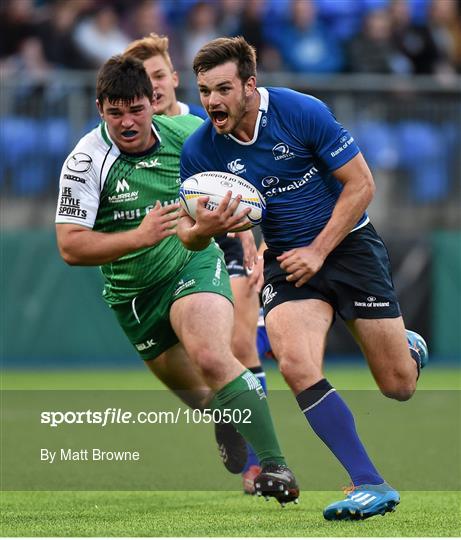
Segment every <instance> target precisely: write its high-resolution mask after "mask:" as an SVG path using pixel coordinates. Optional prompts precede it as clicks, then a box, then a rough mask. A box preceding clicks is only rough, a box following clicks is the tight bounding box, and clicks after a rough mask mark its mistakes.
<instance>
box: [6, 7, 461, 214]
mask: <svg viewBox="0 0 461 540" xmlns="http://www.w3.org/2000/svg"><path fill="white" fill-rule="evenodd" d="M0 6H1V7H0V73H1V76H2V96H1V97H2V99H1V101H0V107H1V109H0V116H1V119H0V120H1V121H0V157H1V159H0V191H1V192H2V193H4V192H6V193H12V194H13V195H19V196H37V195H40V194H43V195H46V194H47V193H48V194H49V193H50V191H51V192H52V193H53V194H54V189H55V185H56V179H57V178H58V176H59V170H60V167H61V164H62V161H63V159H64V158H65V156H66V154H67V153H68V152H69V149H70V148H72V145H73V144H74V143H75V141H76V140H77V139H78V137H79V136H81V135H82V134H83V133H84V132H85V131H86V130H88V129H90V128H92V127H94V125H96V124H97V122H98V117H97V115H96V109H95V106H94V80H93V79H94V70H95V69H97V68H99V66H100V65H101V64H102V63H103V62H104V61H105V60H106V59H107V58H108V57H110V56H112V55H114V54H118V53H121V52H123V51H124V50H125V48H126V47H127V45H128V44H129V43H130V41H132V40H134V39H138V38H141V37H143V36H147V35H148V34H149V33H151V32H156V33H158V34H165V35H168V36H169V38H170V53H171V56H172V60H173V63H174V65H175V67H176V69H177V70H179V71H181V72H189V73H190V75H191V76H192V69H191V66H192V61H193V58H194V56H195V54H196V52H197V51H198V50H199V48H200V47H201V46H202V45H203V44H205V43H206V42H208V41H209V40H211V39H213V38H215V37H218V36H232V35H243V36H244V37H245V38H246V39H247V40H248V41H249V42H250V43H252V44H253V45H254V46H255V47H256V50H257V53H258V58H259V70H260V71H265V72H266V73H267V72H269V77H268V80H270V81H271V84H273V85H274V86H277V84H279V83H278V79H277V76H276V74H275V72H285V73H297V74H303V73H305V74H328V73H356V74H369V73H372V74H384V75H386V74H396V75H413V74H415V75H420V74H423V75H424V74H425V75H432V76H433V79H434V82H435V81H439V82H441V83H443V84H442V86H443V85H444V84H445V83H446V82H447V81H448V82H449V84H448V86H450V87H451V88H453V87H454V88H455V89H456V88H457V87H458V82H459V80H460V79H459V76H458V74H459V73H461V22H460V13H461V0H206V1H204V0H111V1H109V0H2V2H1V3H0ZM80 70H89V71H88V73H89V76H88V77H85V76H83V74H82V73H81V71H80ZM61 71H62V73H63V75H64V76H63V77H59V76H54V75H59V74H60V73H61ZM271 72H272V73H274V75H273V77H271ZM72 74H75V77H72V76H71V75H72ZM357 77H359V76H358V75H357ZM192 79H193V78H192ZM310 80H312V77H309V78H308V79H307V81H310ZM84 81H86V82H84ZM308 84H309V83H308V82H307V83H306V85H308ZM419 84H420V83H419V82H418V85H419ZM365 86H366V85H365ZM192 87H193V91H194V92H195V93H194V96H195V100H196V101H197V98H198V96H197V95H196V89H195V85H194V84H193V83H192ZM189 88H191V87H189ZM431 88H432V89H433V86H431ZM307 89H308V88H307ZM302 90H303V91H304V90H306V88H303V89H302ZM365 90H366V92H368V90H367V89H366V88H365ZM189 91H190V92H192V90H189ZM424 92H425V93H422V92H421V93H419V94H418V95H415V94H414V93H412V92H408V91H404V90H403V89H402V88H400V87H398V88H397V89H396V90H395V91H394V90H393V91H391V92H387V93H382V94H381V93H380V92H379V88H376V87H374V88H373V90H372V91H371V90H370V91H369V92H368V94H365V93H364V92H363V88H362V93H361V94H360V95H353V96H348V100H347V103H349V104H351V103H353V107H354V109H355V110H354V113H353V114H352V119H353V121H351V122H349V123H348V126H349V127H350V129H351V131H352V132H353V133H354V136H356V137H357V140H358V141H359V144H360V147H361V149H362V151H363V152H364V154H365V156H366V158H367V160H368V162H369V163H370V165H371V166H372V168H373V169H374V170H375V171H376V170H379V171H383V172H385V173H389V174H392V175H393V177H394V178H395V179H396V185H398V186H399V189H400V191H399V192H398V194H397V195H392V199H393V200H394V199H395V198H400V197H402V196H403V197H405V196H406V195H405V194H406V193H408V198H409V199H411V200H412V201H413V202H416V203H419V204H426V203H436V202H438V201H440V202H443V201H448V200H450V199H451V198H453V196H457V194H459V193H460V192H461V187H456V186H457V184H458V183H459V182H458V183H457V182H456V181H455V178H457V177H459V174H458V172H457V171H459V170H460V167H461V156H460V154H459V151H458V150H457V149H459V145H460V144H461V130H460V123H459V94H456V93H455V92H452V94H450V95H449V94H446V95H443V96H442V97H441V96H440V95H438V96H435V95H432V94H430V91H424ZM316 95H317V94H316ZM181 97H182V96H181ZM318 97H320V98H323V99H326V98H327V97H328V96H322V95H319V96H318ZM186 100H188V101H190V102H192V101H193V100H194V97H193V96H192V95H191V96H189V95H187V96H186ZM326 100H327V101H328V102H329V100H328V99H326ZM329 104H330V103H329ZM343 105H344V102H343ZM347 108H348V105H346V109H347ZM335 112H340V111H335ZM343 112H344V110H343ZM402 175H403V176H402Z"/></svg>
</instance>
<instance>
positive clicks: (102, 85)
mask: <svg viewBox="0 0 461 540" xmlns="http://www.w3.org/2000/svg"><path fill="white" fill-rule="evenodd" d="M144 96H145V97H147V98H148V99H149V100H150V101H152V99H153V96H154V89H153V88H152V83H151V81H150V79H149V76H148V75H147V73H146V70H145V69H144V65H143V63H142V62H141V60H138V59H137V58H133V57H132V56H125V55H116V56H112V57H111V58H109V60H107V62H105V63H104V64H103V66H102V67H101V69H100V70H99V73H98V77H97V81H96V97H97V98H98V101H99V103H101V105H102V103H103V102H104V100H105V99H107V100H108V101H109V103H115V102H117V101H121V102H122V103H132V102H133V101H134V100H135V99H139V98H142V97H144Z"/></svg>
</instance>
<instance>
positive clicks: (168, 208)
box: [56, 56, 299, 503]
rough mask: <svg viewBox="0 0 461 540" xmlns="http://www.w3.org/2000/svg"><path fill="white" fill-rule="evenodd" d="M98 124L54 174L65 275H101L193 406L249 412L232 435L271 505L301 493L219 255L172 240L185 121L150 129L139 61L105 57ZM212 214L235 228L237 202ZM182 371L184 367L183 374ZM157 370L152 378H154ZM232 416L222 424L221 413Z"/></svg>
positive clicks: (108, 293)
mask: <svg viewBox="0 0 461 540" xmlns="http://www.w3.org/2000/svg"><path fill="white" fill-rule="evenodd" d="M96 94H97V107H98V110H99V113H100V115H101V118H102V122H101V124H100V125H99V126H98V127H97V128H95V129H94V130H92V131H91V132H90V133H88V134H87V135H85V136H84V137H83V138H82V139H81V140H80V141H79V142H78V143H77V145H76V147H75V148H74V150H73V151H72V152H71V154H70V155H69V157H68V159H67V160H66V162H65V163H64V165H63V168H62V172H61V178H60V194H59V200H58V206H57V211H56V231H57V241H58V246H59V250H60V253H61V255H62V257H63V259H64V260H65V261H66V262H67V263H68V264H70V265H82V266H93V265H99V266H101V270H102V273H103V275H104V278H105V286H104V291H103V296H104V299H105V301H106V302H107V304H108V305H109V307H111V308H112V309H113V310H114V312H115V314H116V316H117V319H118V321H119V324H120V326H121V327H122V329H123V330H124V332H125V334H126V335H127V337H128V339H129V340H130V341H131V343H132V344H133V346H134V347H135V348H136V349H137V351H138V353H139V354H140V356H141V357H142V359H143V360H144V361H145V362H146V364H147V365H148V366H149V367H151V368H153V366H155V363H157V362H158V363H160V364H163V365H164V366H165V369H168V366H169V365H170V364H173V365H174V364H176V363H178V364H180V365H181V366H182V367H183V368H184V369H189V370H190V371H191V373H192V372H194V370H195V371H198V372H199V374H200V376H201V378H202V379H203V380H204V381H205V382H206V385H207V387H206V388H202V389H201V390H202V405H207V406H210V407H211V408H214V409H218V410H223V409H227V410H229V409H230V410H231V411H233V410H244V409H249V410H250V411H251V423H247V424H244V423H239V424H237V425H236V426H235V427H236V428H237V429H238V431H239V432H240V433H241V434H242V435H243V436H244V437H245V439H246V440H247V441H248V442H249V443H250V444H251V445H252V447H253V448H254V450H255V451H256V454H257V455H258V458H259V460H260V462H261V465H262V468H263V474H264V479H265V481H266V484H265V487H264V490H263V493H264V494H265V495H268V496H273V497H275V498H276V499H277V500H279V501H280V502H281V503H285V502H289V501H292V500H295V499H296V498H297V496H298V493H299V490H298V487H297V485H296V481H295V479H294V477H293V475H292V473H291V471H290V470H289V469H288V467H287V466H286V463H285V459H284V457H283V455H282V452H281V450H280V447H279V444H278V441H277V437H276V435H275V432H274V428H273V424H272V419H271V416H270V412H269V408H268V405H267V401H266V398H265V394H264V391H263V389H262V387H261V384H260V383H259V381H258V379H257V378H256V377H255V376H254V375H253V374H252V373H251V372H250V371H248V370H246V369H245V368H244V367H243V366H242V364H240V362H238V360H237V359H236V358H235V356H234V355H233V354H232V352H231V347H230V341H231V332H232V324H233V308H232V303H231V298H232V297H231V290H230V283H229V276H228V274H227V271H226V268H225V263H224V259H223V256H222V252H221V250H220V249H219V248H218V247H217V245H216V244H215V243H214V242H211V243H210V244H209V246H208V247H207V248H206V249H204V250H203V251H196V252H192V251H189V250H187V249H186V248H185V247H184V246H183V244H182V243H181V242H180V240H179V238H178V237H177V236H176V226H177V223H178V211H179V204H178V181H179V157H180V151H181V147H182V144H183V142H184V140H185V139H186V138H187V136H188V135H189V134H190V133H191V132H192V131H194V129H195V128H196V127H197V122H199V120H197V119H194V118H193V117H191V116H176V117H167V116H159V117H155V120H153V119H152V115H153V113H154V95H153V88H152V84H151V82H150V79H149V77H148V75H147V73H146V71H145V69H144V67H143V64H142V62H141V61H139V60H137V59H135V58H132V57H129V56H115V57H112V58H110V59H109V60H108V61H107V62H106V63H105V64H104V65H103V66H102V68H101V70H100V72H99V74H98V79H97V86H96ZM230 195H231V194H230V193H229V194H228V196H227V197H226V198H225V199H224V200H223V203H222V205H220V208H218V209H217V211H216V212H217V214H216V216H217V219H218V220H219V221H220V223H221V224H222V228H223V230H227V229H232V228H235V227H238V226H239V225H240V224H241V222H242V220H243V219H244V216H245V212H243V213H240V214H237V215H234V212H235V210H236V208H237V206H238V204H239V198H237V199H236V201H234V202H233V203H230V202H229V201H230ZM186 366H187V367H186ZM153 371H155V368H153ZM231 416H232V415H231Z"/></svg>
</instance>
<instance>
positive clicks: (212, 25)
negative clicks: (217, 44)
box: [181, 2, 219, 69]
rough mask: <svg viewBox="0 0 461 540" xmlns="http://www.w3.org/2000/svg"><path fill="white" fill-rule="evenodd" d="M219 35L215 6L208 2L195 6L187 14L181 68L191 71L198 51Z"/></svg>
mask: <svg viewBox="0 0 461 540" xmlns="http://www.w3.org/2000/svg"><path fill="white" fill-rule="evenodd" d="M218 35H219V31H218V29H217V12H216V8H215V5H214V4H209V3H208V2H197V3H196V4H194V5H193V6H192V7H191V8H190V10H189V12H188V14H187V19H186V24H185V29H184V41H183V54H182V61H181V67H182V68H183V69H190V67H191V66H192V62H193V60H194V57H195V54H196V53H197V51H198V50H199V49H200V48H201V47H202V46H203V45H204V44H205V43H207V42H208V41H211V40H212V39H214V38H215V37H217V36H218Z"/></svg>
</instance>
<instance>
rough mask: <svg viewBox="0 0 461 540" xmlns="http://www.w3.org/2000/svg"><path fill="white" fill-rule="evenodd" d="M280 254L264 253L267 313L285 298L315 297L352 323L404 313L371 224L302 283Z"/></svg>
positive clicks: (385, 254) (383, 248)
mask: <svg viewBox="0 0 461 540" xmlns="http://www.w3.org/2000/svg"><path fill="white" fill-rule="evenodd" d="M278 255H280V253H275V252H272V251H270V250H266V251H265V252H264V280H265V284H264V288H263V291H262V300H263V307H264V316H267V314H268V313H269V311H270V310H271V309H273V308H274V307H275V306H278V305H279V304H282V303H284V302H289V301H291V300H306V299H310V298H316V299H319V300H323V301H325V302H327V303H329V304H330V305H331V306H332V307H333V309H334V310H335V312H336V313H338V315H339V316H340V317H341V318H342V319H344V320H346V321H348V320H353V319H383V318H395V317H399V316H400V315H401V312H400V306H399V303H398V301H397V298H396V295H395V290H394V283H393V281H392V274H391V268H390V261H389V254H388V252H387V249H386V246H385V245H384V242H383V241H382V239H381V238H380V237H379V236H378V234H377V233H376V231H375V229H374V227H373V225H371V223H368V224H367V225H365V226H364V227H362V228H361V229H358V230H357V231H354V232H352V233H350V234H348V235H347V236H346V238H344V240H343V241H342V242H341V243H340V244H339V245H338V246H337V247H336V248H335V249H334V250H333V251H332V252H331V253H330V255H328V257H327V258H326V259H325V262H324V264H323V266H322V268H321V269H320V270H319V271H318V272H317V274H315V275H314V276H313V277H312V278H311V279H310V280H309V281H308V282H307V283H306V284H305V285H303V286H302V287H295V286H294V282H289V281H287V280H286V277H287V273H286V272H285V271H284V270H282V269H281V268H280V264H279V262H278V261H277V259H276V257H277V256H278Z"/></svg>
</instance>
